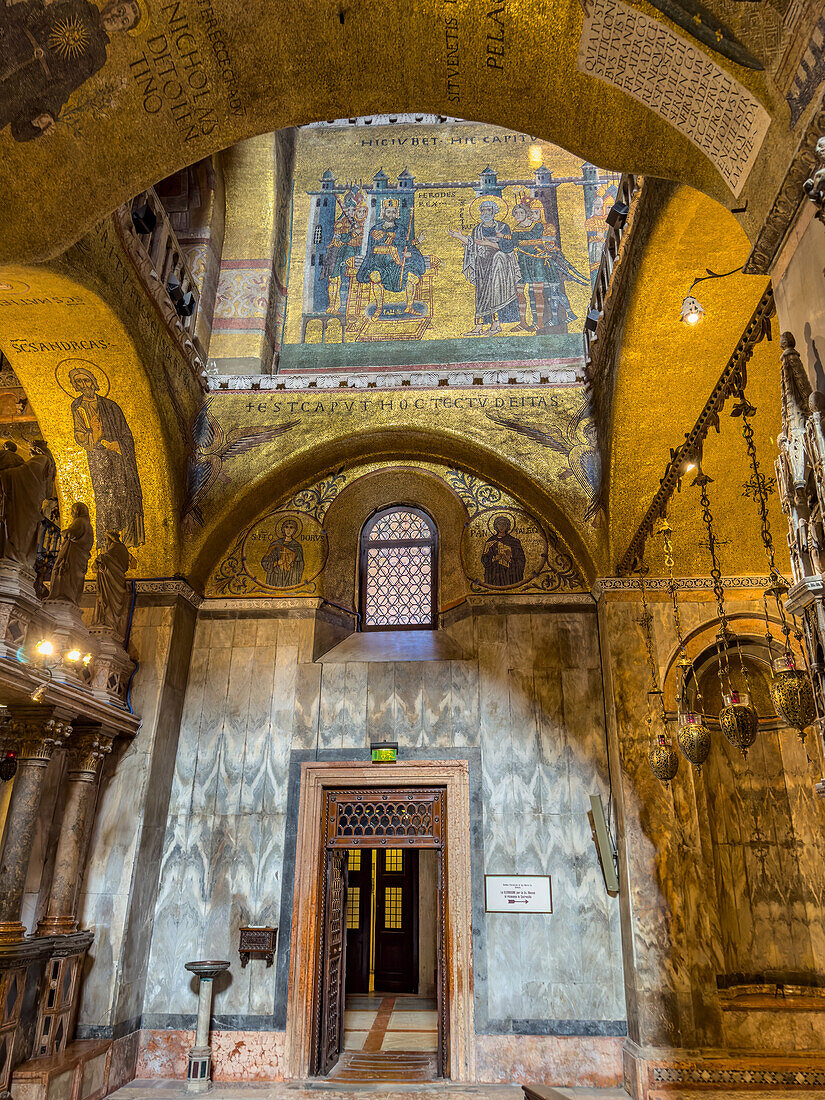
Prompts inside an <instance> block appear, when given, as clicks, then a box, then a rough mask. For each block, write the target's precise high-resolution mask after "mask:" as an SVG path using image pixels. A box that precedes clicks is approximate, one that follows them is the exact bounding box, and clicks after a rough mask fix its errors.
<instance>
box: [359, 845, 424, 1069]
mask: <svg viewBox="0 0 825 1100" xmlns="http://www.w3.org/2000/svg"><path fill="white" fill-rule="evenodd" d="M346 898H347V901H346V925H347V947H346V977H345V985H344V1040H343V1056H344V1061H345V1064H346V1066H347V1068H348V1070H349V1071H350V1073H352V1072H354V1071H355V1070H356V1069H360V1070H361V1071H362V1072H367V1071H368V1070H369V1071H371V1072H373V1073H375V1072H380V1071H381V1070H384V1071H386V1072H387V1073H390V1072H392V1073H393V1074H394V1076H395V1079H398V1075H399V1074H402V1075H403V1078H404V1079H407V1080H415V1079H425V1080H426V1079H429V1078H431V1077H433V1076H435V1071H436V1066H435V1059H436V1055H437V1052H438V998H437V984H438V981H437V964H436V958H437V943H436V939H437V931H436V926H437V915H438V855H437V853H436V851H435V850H434V849H426V848H422V849H415V848H413V849H407V850H405V849H403V848H362V849H361V848H354V849H350V850H349V851H348V853H347V895H346ZM356 1054H357V1055H361V1057H355V1055H356ZM342 1068H343V1067H342Z"/></svg>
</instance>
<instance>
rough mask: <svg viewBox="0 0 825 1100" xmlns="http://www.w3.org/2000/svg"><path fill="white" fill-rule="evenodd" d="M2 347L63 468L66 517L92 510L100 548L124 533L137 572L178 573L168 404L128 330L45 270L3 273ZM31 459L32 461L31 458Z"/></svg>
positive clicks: (95, 300) (87, 295)
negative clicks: (162, 407)
mask: <svg viewBox="0 0 825 1100" xmlns="http://www.w3.org/2000/svg"><path fill="white" fill-rule="evenodd" d="M0 349H2V351H3V353H4V354H5V356H6V358H7V359H8V360H9V362H10V363H11V366H12V368H13V369H14V372H15V374H16V375H17V377H18V379H19V381H20V383H21V385H22V386H23V388H24V390H25V393H26V396H27V398H28V400H29V402H30V405H31V409H32V412H33V413H34V415H35V416H36V418H37V421H38V422H39V425H40V427H41V429H42V431H43V436H44V438H45V440H46V442H47V443H48V444H49V447H50V448H51V450H52V452H53V454H54V456H55V460H56V462H57V469H58V479H57V490H58V498H59V501H60V509H61V515H62V516H64V517H65V516H68V514H69V510H70V507H71V503H72V502H73V501H75V500H82V501H84V502H85V503H86V504H88V506H89V511H90V513H91V516H92V523H93V526H95V528H96V536H97V545H98V547H99V548H101V549H102V548H103V547H104V546H105V540H104V536H103V531H104V530H105V528H106V527H110V526H111V527H118V528H119V529H121V530H122V531H123V538H124V542H125V543H126V544H127V545H128V546H129V547H130V549H131V551H132V553H133V554H134V556H135V558H136V559H137V562H138V565H137V568H136V570H135V572H136V574H137V575H139V576H140V575H142V576H156V575H168V574H171V573H174V572H175V571H176V567H177V560H178V538H179V527H178V524H177V522H176V517H177V514H178V511H179V507H180V505H179V503H178V501H179V487H178V485H177V484H176V481H175V477H174V472H175V471H174V463H173V459H172V454H171V452H170V447H169V444H168V442H167V437H166V436H165V434H164V431H163V428H162V425H161V421H160V417H159V414H158V406H157V404H156V401H155V398H154V396H153V393H152V389H151V386H150V384H149V381H148V379H147V376H146V373H145V371H144V369H143V366H142V363H141V360H140V358H139V356H138V354H137V351H136V348H135V345H134V343H133V342H132V340H131V339H130V337H129V335H128V333H127V332H126V330H125V328H124V326H123V324H122V323H121V322H120V320H119V319H118V318H117V317H116V315H115V314H114V313H113V312H112V310H111V309H110V308H109V307H108V306H107V305H106V304H105V302H103V301H102V300H101V299H100V298H99V297H98V296H97V295H96V294H94V293H92V292H91V291H89V290H87V289H86V288H84V287H81V286H79V285H78V284H77V283H75V282H73V281H72V280H69V279H67V278H65V277H64V276H61V275H57V274H54V273H52V272H48V271H47V270H45V269H42V268H40V269H36V270H35V269H27V268H4V269H3V270H2V271H0ZM25 457H28V455H25Z"/></svg>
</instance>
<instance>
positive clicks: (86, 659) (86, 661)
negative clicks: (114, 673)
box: [83, 653, 92, 668]
mask: <svg viewBox="0 0 825 1100" xmlns="http://www.w3.org/2000/svg"><path fill="white" fill-rule="evenodd" d="M91 663H92V655H91V653H84V654H83V664H84V665H85V666H86V667H87V668H88V667H89V665H90V664H91Z"/></svg>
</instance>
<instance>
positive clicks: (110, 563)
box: [92, 531, 134, 638]
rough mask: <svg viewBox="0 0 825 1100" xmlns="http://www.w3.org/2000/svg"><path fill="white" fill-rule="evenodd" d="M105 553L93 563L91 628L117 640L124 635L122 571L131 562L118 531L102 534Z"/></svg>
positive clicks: (126, 609) (125, 588) (125, 605)
mask: <svg viewBox="0 0 825 1100" xmlns="http://www.w3.org/2000/svg"><path fill="white" fill-rule="evenodd" d="M106 544H107V545H106V549H105V551H104V552H103V553H102V554H98V556H97V560H96V561H95V569H96V570H97V600H96V601H95V610H94V615H93V617H92V626H102V627H105V628H106V629H107V630H110V631H112V632H113V633H114V634H116V635H118V636H119V637H121V638H122V637H123V635H124V634H125V632H126V620H127V617H128V614H129V587H128V585H127V583H126V571H127V570H128V568H129V566H130V565H132V564H133V563H134V558H133V557H132V555H131V554H130V553H129V551H128V550H127V548H126V547H125V546H124V545H123V543H122V542H121V538H120V531H107V532H106Z"/></svg>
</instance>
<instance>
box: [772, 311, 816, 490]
mask: <svg viewBox="0 0 825 1100" xmlns="http://www.w3.org/2000/svg"><path fill="white" fill-rule="evenodd" d="M779 346H780V348H781V349H782V353H781V356H780V358H781V361H782V435H781V436H780V438H779V443H780V446H781V447H782V449H783V450H784V451H785V453H786V454H787V456H788V461H789V463H790V472H791V477H792V479H793V489H794V492H795V493H798V492H799V491H800V490H803V489H804V487H805V458H806V455H805V422H806V420H807V418H808V399H809V398H810V396H811V383H810V382H809V381H808V375H807V373H806V372H805V367H804V364H803V362H802V359H801V358H800V355H799V352H798V351H797V350H796V340H794V337H793V333H790V332H783V333H782V334H781V335H780V337H779Z"/></svg>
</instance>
